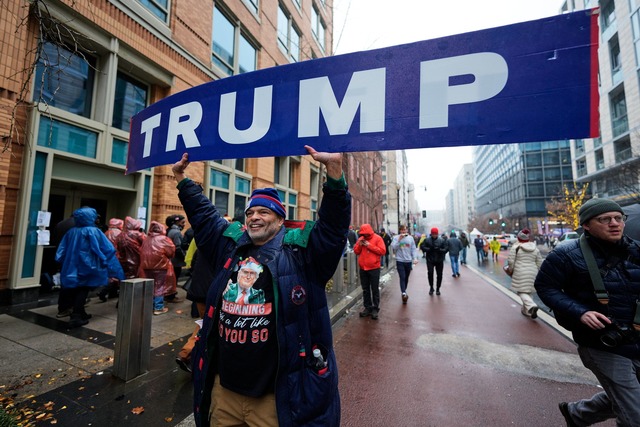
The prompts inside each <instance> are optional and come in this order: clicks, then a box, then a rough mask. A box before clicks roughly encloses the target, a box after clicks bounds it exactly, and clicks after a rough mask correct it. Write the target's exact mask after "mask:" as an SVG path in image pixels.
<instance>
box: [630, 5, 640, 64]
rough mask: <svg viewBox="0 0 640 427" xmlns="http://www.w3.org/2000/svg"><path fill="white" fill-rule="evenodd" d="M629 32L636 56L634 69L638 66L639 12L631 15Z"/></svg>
mask: <svg viewBox="0 0 640 427" xmlns="http://www.w3.org/2000/svg"><path fill="white" fill-rule="evenodd" d="M631 32H632V34H633V48H634V51H635V54H636V67H638V66H640V10H636V11H635V12H634V13H633V14H632V15H631Z"/></svg>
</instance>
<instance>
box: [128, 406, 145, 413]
mask: <svg viewBox="0 0 640 427" xmlns="http://www.w3.org/2000/svg"><path fill="white" fill-rule="evenodd" d="M143 412H144V406H136V407H135V408H133V409H132V410H131V413H132V414H133V415H140V414H142V413H143Z"/></svg>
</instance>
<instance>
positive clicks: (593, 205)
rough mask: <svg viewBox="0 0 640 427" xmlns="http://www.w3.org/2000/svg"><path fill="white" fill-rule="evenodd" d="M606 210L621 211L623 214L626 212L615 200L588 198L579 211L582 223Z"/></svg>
mask: <svg viewBox="0 0 640 427" xmlns="http://www.w3.org/2000/svg"><path fill="white" fill-rule="evenodd" d="M606 212H620V213H621V214H624V212H623V211H622V208H621V207H620V205H619V204H617V203H616V202H614V201H613V200H608V199H591V200H587V201H586V202H585V203H584V204H583V205H582V207H581V208H580V211H578V215H579V216H580V225H582V224H584V223H585V222H587V221H589V220H590V219H591V218H593V217H596V216H598V215H600V214H603V213H606Z"/></svg>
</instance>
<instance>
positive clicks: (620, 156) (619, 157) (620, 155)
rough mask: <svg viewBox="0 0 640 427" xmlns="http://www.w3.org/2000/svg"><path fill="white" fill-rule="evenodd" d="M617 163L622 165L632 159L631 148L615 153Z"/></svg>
mask: <svg viewBox="0 0 640 427" xmlns="http://www.w3.org/2000/svg"><path fill="white" fill-rule="evenodd" d="M615 156H616V163H622V162H624V161H625V160H628V159H630V158H631V147H629V148H625V149H622V150H620V151H616V152H615Z"/></svg>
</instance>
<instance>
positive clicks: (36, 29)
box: [0, 0, 333, 303]
mask: <svg viewBox="0 0 640 427" xmlns="http://www.w3.org/2000/svg"><path fill="white" fill-rule="evenodd" d="M332 8H333V6H332V0H304V1H303V0H280V1H265V0H211V1H201V0H184V1H169V0H153V1H148V0H94V1H70V0H47V1H46V2H45V1H28V0H13V1H7V2H3V5H2V7H1V8H0V23H1V25H0V28H1V30H0V31H2V38H1V40H2V43H0V56H1V57H2V62H3V67H2V71H0V112H1V114H0V130H1V134H2V135H3V143H4V144H5V148H7V149H9V150H10V152H4V153H3V154H2V155H1V156H0V171H2V172H0V259H1V260H2V261H3V262H2V263H0V299H1V300H2V302H11V303H19V302H23V301H32V300H35V299H36V298H37V297H38V292H39V287H40V284H41V283H46V282H48V280H49V279H48V277H49V276H51V275H52V274H53V273H55V271H56V269H57V267H56V265H55V262H54V261H53V259H54V254H55V250H56V247H55V245H54V244H53V243H54V242H50V243H48V242H47V239H46V232H47V231H50V230H53V229H54V225H55V224H56V223H57V222H59V221H61V220H63V219H64V218H67V217H69V216H70V215H71V213H72V212H73V211H74V210H75V209H77V208H79V207H80V206H83V205H89V206H92V207H94V208H96V210H97V211H98V212H99V214H100V215H101V217H102V220H103V222H106V221H107V220H108V219H109V218H111V217H119V218H124V217H125V216H131V217H135V218H140V219H142V220H143V221H144V222H145V223H146V224H148V223H149V222H150V221H151V220H157V221H161V222H164V219H165V217H166V216H167V215H170V214H174V213H177V212H180V211H181V209H182V208H181V205H180V203H179V201H178V198H177V194H176V189H175V185H176V183H175V181H174V179H173V177H172V173H171V169H170V167H168V166H165V167H158V168H154V169H148V170H143V171H140V172H137V173H134V174H131V175H125V174H124V170H125V161H126V154H127V144H128V139H129V123H130V119H131V117H132V116H133V115H135V114H136V113H137V112H139V111H140V110H142V109H144V108H146V107H147V106H149V105H150V104H152V103H154V102H156V101H158V100H160V99H162V98H165V97H167V96H169V95H172V94H175V93H177V92H180V91H183V90H185V89H188V88H191V87H194V86H197V85H200V84H202V83H206V82H210V81H212V80H216V79H221V78H225V77H228V76H233V75H237V74H240V73H244V72H249V71H253V70H256V69H260V68H267V67H275V66H278V65H283V64H289V63H293V62H297V61H303V60H308V59H313V58H320V57H324V56H328V55H331V54H332V43H333V30H332V22H333V16H332V13H333V12H332V10H333V9H332ZM32 65H33V69H32V68H31V66H32ZM32 70H33V72H32ZM8 135H10V136H11V138H8V137H7V136H8ZM250 156H251V153H250V152H249V153H247V158H245V159H237V160H212V161H207V162H199V163H194V164H193V165H191V166H190V168H189V176H190V177H191V178H192V179H194V180H195V181H197V182H199V183H201V184H202V186H203V188H204V191H205V194H206V195H207V196H208V197H210V198H211V200H213V201H214V202H215V204H216V205H217V206H218V208H219V209H220V210H221V211H224V213H228V214H229V215H231V216H234V215H238V214H241V213H242V212H243V210H244V207H245V205H246V202H247V199H248V197H249V195H250V193H251V190H252V189H253V188H257V187H264V186H275V187H276V188H277V190H278V192H279V193H280V196H281V198H282V200H283V201H284V204H285V207H286V209H287V215H288V216H289V217H292V218H300V219H313V218H315V216H316V211H317V209H318V203H319V201H320V192H319V188H320V183H321V182H322V176H321V175H322V168H320V167H319V165H318V164H316V163H315V162H313V161H310V160H309V157H308V156H294V157H278V158H273V157H271V158H261V159H252V158H250ZM47 214H50V221H48V222H47V220H46V218H47Z"/></svg>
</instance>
